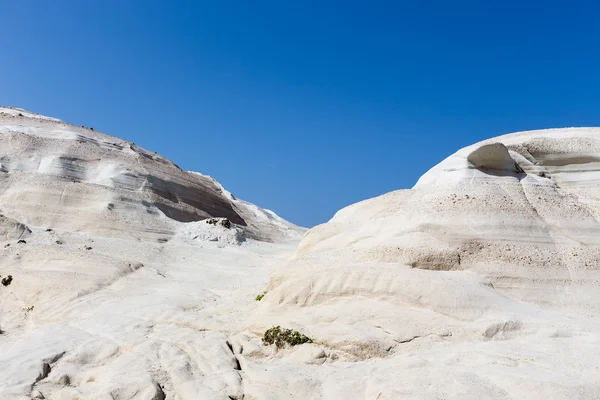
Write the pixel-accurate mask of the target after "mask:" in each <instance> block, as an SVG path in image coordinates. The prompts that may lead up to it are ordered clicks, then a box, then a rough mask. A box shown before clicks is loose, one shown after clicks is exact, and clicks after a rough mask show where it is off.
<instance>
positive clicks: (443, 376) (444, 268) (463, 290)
mask: <svg viewBox="0 0 600 400" xmlns="http://www.w3.org/2000/svg"><path fill="white" fill-rule="evenodd" d="M599 140H600V130H598V129H560V130H550V131H536V132H523V133H518V134H512V135H507V136H503V137H499V138H495V139H491V140H489V141H485V142H482V143H478V144H476V145H473V146H470V147H467V148H464V149H462V150H460V151H458V152H457V153H456V154H454V155H452V156H450V157H448V158H447V159H446V160H444V161H442V162H441V163H440V164H438V165H437V166H435V167H434V168H432V169H431V170H430V171H429V172H427V173H426V174H425V175H424V176H423V177H422V178H421V179H420V180H419V182H418V183H417V184H416V185H415V187H414V188H413V189H411V190H401V191H396V192H392V193H388V194H386V195H383V196H380V197H377V198H374V199H370V200H366V201H363V202H361V203H358V204H354V205H352V206H349V207H347V208H345V209H343V210H341V211H339V212H338V213H337V214H336V215H335V216H334V218H333V219H332V220H331V221H330V222H328V223H327V224H324V225H321V226H318V227H316V228H314V229H311V230H310V231H309V232H308V233H307V234H306V235H305V236H304V238H303V239H302V241H301V242H300V245H299V246H297V244H298V242H299V241H300V235H301V234H302V232H303V230H302V229H300V228H297V227H295V226H293V225H292V224H290V223H287V222H286V221H284V220H282V219H281V218H279V217H277V216H276V215H275V214H273V213H272V212H270V211H268V210H263V209H261V208H259V207H257V206H254V205H252V204H249V203H247V202H244V201H241V200H238V199H236V198H235V197H234V196H232V195H231V194H230V193H228V192H227V191H226V190H225V189H223V188H222V187H221V186H220V185H219V184H218V183H217V182H216V181H214V180H213V179H212V178H210V177H206V176H203V175H200V174H195V173H186V172H183V171H181V170H180V169H178V168H177V167H176V166H175V165H174V164H172V163H171V162H170V161H168V160H165V159H163V158H162V157H160V156H158V155H156V154H154V153H151V152H148V151H146V150H143V149H140V148H138V147H137V146H135V145H132V144H129V143H127V142H124V141H122V140H119V139H116V138H112V137H110V136H107V135H103V134H100V133H97V132H95V131H92V130H90V129H85V128H80V127H73V126H71V125H68V124H65V123H63V122H61V121H58V120H56V119H53V118H47V117H43V116H39V115H37V114H32V113H29V112H27V111H24V110H19V109H11V108H3V109H0V155H1V157H0V159H1V160H0V163H1V164H2V165H1V168H0V170H1V171H2V172H0V212H1V214H2V216H1V217H0V251H1V252H2V257H1V258H0V275H1V276H3V277H4V276H7V275H9V274H10V275H12V276H13V281H12V283H11V284H10V285H9V286H0V327H1V328H2V331H3V333H2V334H0V363H1V364H0V365H2V368H0V398H2V399H5V398H6V399H31V398H46V399H60V400H66V399H68V400H71V399H139V400H146V399H154V400H164V399H194V400H195V399H224V400H228V399H242V398H243V399H246V400H247V399H281V398H288V399H338V398H346V399H355V398H356V399H362V398H364V399H380V400H381V399H399V398H402V399H440V398H445V399H482V398H486V399H487V398H493V399H524V398H548V399H573V398H577V399H596V398H600V370H599V369H598V367H597V366H598V362H599V361H600V339H599V338H600V323H599V322H598V316H599V315H598V314H599V312H600V308H599V305H600V298H599V296H600V295H599V294H598V293H599V290H598V289H599V288H598V285H599V283H598V282H599V281H600V276H599V274H598V268H599V267H598V266H599V265H600V264H599V261H600V235H599V234H600V229H599V225H598V220H599V219H598V218H599V217H600V216H599V215H598V213H599V212H600V203H599V196H600V189H599V188H600V173H599V171H598V169H599V168H600V142H599ZM207 217H216V218H217V219H216V221H218V222H217V223H214V224H213V223H207V221H205V220H204V219H205V218H207ZM223 218H227V219H228V220H229V221H230V222H232V223H233V224H232V225H231V226H230V227H228V226H229V224H227V223H225V222H222V221H224V220H223ZM265 291H266V293H265ZM263 293H265V295H264V297H262V298H261V299H260V301H256V300H255V298H256V296H257V295H258V294H263ZM276 325H280V326H281V327H282V328H287V329H293V330H296V331H298V332H300V333H302V334H305V335H307V336H308V337H310V338H311V339H312V340H313V343H306V344H302V345H300V346H296V347H283V348H280V349H276V348H275V346H274V345H272V346H265V345H263V343H262V341H261V337H262V334H263V333H264V331H265V330H266V329H267V328H271V327H272V326H276Z"/></svg>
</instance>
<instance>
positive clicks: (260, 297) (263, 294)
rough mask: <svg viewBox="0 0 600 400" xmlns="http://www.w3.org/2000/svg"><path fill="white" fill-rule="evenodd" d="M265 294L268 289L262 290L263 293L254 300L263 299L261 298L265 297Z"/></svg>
mask: <svg viewBox="0 0 600 400" xmlns="http://www.w3.org/2000/svg"><path fill="white" fill-rule="evenodd" d="M265 294H267V292H266V291H265V292H262V293H261V294H259V295H258V296H256V297H255V298H254V300H256V301H261V300H262V299H263V297H265Z"/></svg>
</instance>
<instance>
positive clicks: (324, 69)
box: [0, 0, 600, 226]
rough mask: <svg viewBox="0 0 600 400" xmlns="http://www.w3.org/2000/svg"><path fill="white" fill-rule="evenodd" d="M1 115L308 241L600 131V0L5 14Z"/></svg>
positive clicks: (47, 9) (27, 9)
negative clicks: (363, 207) (494, 144)
mask: <svg viewBox="0 0 600 400" xmlns="http://www.w3.org/2000/svg"><path fill="white" fill-rule="evenodd" d="M0 6H1V11H0V12H1V15H2V23H0V35H1V36H0V37H1V38H2V40H1V41H0V73H1V74H0V104H2V105H12V106H17V107H22V108H26V109H29V110H31V111H35V112H38V113H42V114H46V115H50V116H55V117H58V118H61V119H63V120H65V121H67V122H71V123H74V124H77V125H86V126H92V127H94V128H95V129H97V130H101V131H103V132H106V133H109V134H111V135H114V136H118V137H121V138H123V139H126V140H129V141H133V142H135V143H136V144H139V145H141V146H143V147H146V148H148V149H150V150H153V151H158V153H159V154H162V155H164V156H167V157H168V158H170V159H172V160H173V161H174V162H175V163H177V164H178V165H180V166H181V167H182V168H184V169H187V170H194V171H198V172H202V173H204V174H208V175H211V176H213V177H215V178H216V179H217V180H218V181H219V182H221V183H222V184H223V185H224V186H225V187H226V188H227V189H228V190H230V191H231V192H233V193H234V194H235V195H236V196H238V197H240V198H242V199H245V200H248V201H251V202H253V203H256V204H258V205H260V206H262V207H266V208H270V209H273V210H274V211H276V212H277V213H278V214H280V215H281V216H282V217H284V218H286V219H288V220H290V221H292V222H295V223H297V224H300V225H304V226H313V225H315V224H318V223H322V222H325V221H327V220H328V219H329V218H330V217H331V216H332V215H333V214H334V213H335V212H336V211H337V210H338V209H339V208H341V207H344V206H346V205H348V204H351V203H354V202H356V201H359V200H362V199H365V198H369V197H373V196H376V195H379V194H382V193H385V192H388V191H390V190H394V189H400V188H409V187H411V186H412V185H413V184H414V183H415V182H416V180H417V179H418V178H419V176H421V175H422V174H423V173H424V172H426V171H427V170H428V169H429V168H430V167H432V166H433V165H434V164H436V163H438V162H439V161H440V160H442V159H443V158H444V157H446V156H448V155H449V154H451V153H453V152H454V151H456V150H457V149H459V148H460V147H463V146H465V145H468V144H471V143H473V142H475V141H478V140H482V139H485V138H487V137H490V136H496V135H499V134H504V133H508V132H513V131H519V130H529V129H539V128H548V127H565V126H597V125H600V29H599V25H598V18H599V16H600V5H598V2H596V1H588V2H577V1H570V2H555V1H544V2H542V1H510V0H509V1H410V2H408V1H389V2H388V1H360V2H358V1H325V0H323V1H314V2H312V1H310V2H309V1H286V0H277V1H245V0H244V1H226V0H223V1H221V0H219V1H187V2H186V1H166V0H165V1H149V0H143V1H133V0H128V1H121V0H120V1H111V0H105V1H82V0H74V1H62V0H53V1H34V0H20V1H8V0H6V1H1V2H0Z"/></svg>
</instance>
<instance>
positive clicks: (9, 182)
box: [0, 108, 246, 235]
mask: <svg viewBox="0 0 600 400" xmlns="http://www.w3.org/2000/svg"><path fill="white" fill-rule="evenodd" d="M0 209H2V210H3V211H4V212H5V213H7V214H10V215H13V216H15V217H17V219H18V220H20V221H24V222H26V223H31V224H34V225H47V226H53V227H63V228H68V229H72V230H79V229H81V230H94V231H96V232H102V231H110V234H111V235H113V234H115V232H116V231H121V232H122V233H123V234H125V235H130V234H132V232H136V231H137V232H139V233H140V234H144V233H159V234H164V233H169V232H172V228H171V227H170V220H173V221H178V222H191V221H199V220H202V219H205V218H208V217H224V218H228V219H229V220H231V221H232V222H233V223H235V224H238V225H242V226H244V225H246V222H245V221H244V219H243V218H242V217H241V216H240V215H239V213H238V212H237V211H236V210H235V209H234V206H233V205H232V203H231V202H230V201H229V199H227V198H226V197H224V196H223V194H222V190H221V188H220V187H219V185H218V184H217V183H216V182H215V181H214V180H212V179H211V178H209V177H206V176H203V175H200V174H191V173H188V172H184V171H182V170H181V169H180V168H179V167H177V166H176V165H175V164H173V163H172V162H171V161H169V160H167V159H165V158H164V157H161V156H159V155H157V154H156V153H152V152H149V151H147V150H145V149H143V148H141V147H138V146H136V145H135V144H133V143H129V142H126V141H123V140H121V139H117V138H115V137H111V136H108V135H105V134H102V133H98V132H96V131H93V130H91V129H88V128H83V127H76V126H73V125H69V124H66V123H64V122H62V121H59V120H56V119H53V118H46V117H41V116H38V115H36V114H31V113H28V112H26V111H24V110H15V109H9V108H0ZM132 211H133V212H136V213H137V214H138V216H139V218H138V219H137V220H133V221H132V220H131V218H128V217H127V216H128V215H131V213H132Z"/></svg>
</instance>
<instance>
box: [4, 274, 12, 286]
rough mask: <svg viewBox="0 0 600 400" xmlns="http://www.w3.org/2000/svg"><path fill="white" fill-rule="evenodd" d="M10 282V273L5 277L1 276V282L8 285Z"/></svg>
mask: <svg viewBox="0 0 600 400" xmlns="http://www.w3.org/2000/svg"><path fill="white" fill-rule="evenodd" d="M11 282H12V275H8V276H7V277H6V278H2V284H3V285H4V286H8V285H10V284H11Z"/></svg>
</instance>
